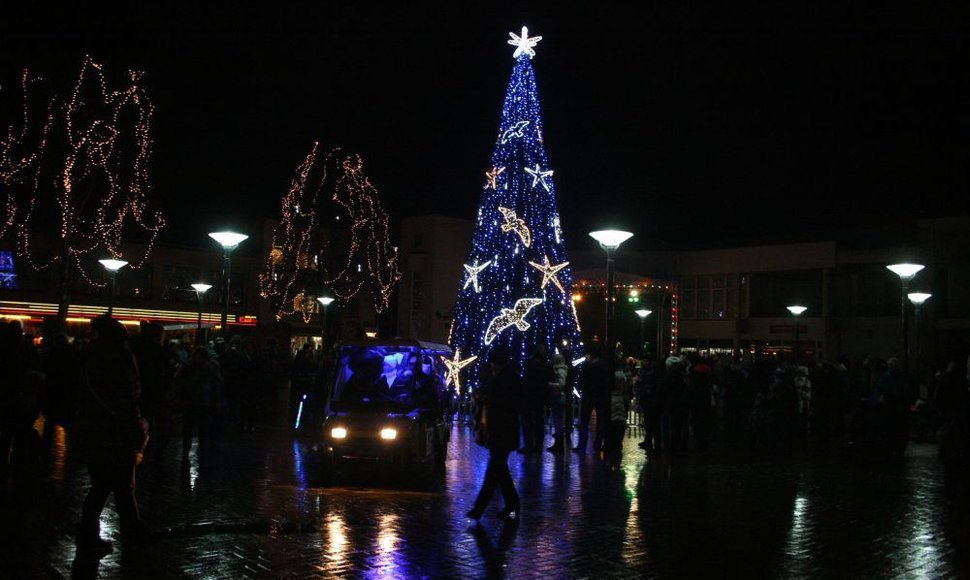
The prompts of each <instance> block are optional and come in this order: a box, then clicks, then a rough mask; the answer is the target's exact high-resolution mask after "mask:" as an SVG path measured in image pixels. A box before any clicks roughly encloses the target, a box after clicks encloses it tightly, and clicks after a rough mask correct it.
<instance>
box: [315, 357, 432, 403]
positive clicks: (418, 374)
mask: <svg viewBox="0 0 970 580" xmlns="http://www.w3.org/2000/svg"><path fill="white" fill-rule="evenodd" d="M432 379H433V377H432V376H431V365H430V357H429V356H428V355H425V354H422V353H421V351H420V350H418V349H414V348H407V347H379V346H373V347H352V348H346V349H344V350H342V351H341V353H340V361H339V366H338V368H337V376H336V378H335V381H334V388H333V396H332V397H331V401H330V404H331V407H332V408H333V409H334V410H336V411H374V412H404V411H409V410H411V409H414V408H416V407H422V406H424V405H425V402H426V401H428V400H431V401H434V400H435V399H436V397H437V395H436V391H435V383H434V381H433V380H432Z"/></svg>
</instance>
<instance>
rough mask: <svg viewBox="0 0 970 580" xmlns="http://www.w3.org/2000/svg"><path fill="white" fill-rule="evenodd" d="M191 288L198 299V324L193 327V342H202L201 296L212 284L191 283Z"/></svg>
mask: <svg viewBox="0 0 970 580" xmlns="http://www.w3.org/2000/svg"><path fill="white" fill-rule="evenodd" d="M192 288H193V289H194V290H195V297H196V298H198V299H199V325H198V326H197V327H196V329H195V344H196V345H200V344H202V342H203V341H202V297H203V296H204V295H205V293H206V292H208V291H209V288H212V284H201V283H198V284H192Z"/></svg>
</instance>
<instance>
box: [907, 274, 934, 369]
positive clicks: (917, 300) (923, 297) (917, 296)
mask: <svg viewBox="0 0 970 580" xmlns="http://www.w3.org/2000/svg"><path fill="white" fill-rule="evenodd" d="M932 296H933V295H932V294H927V293H926V292H910V293H909V294H907V295H906V297H907V298H909V301H910V302H912V303H913V334H915V335H916V349H915V350H916V353H915V354H916V361H915V365H914V366H915V367H916V385H917V386H919V380H920V374H919V355H920V348H919V345H920V342H919V309H920V306H922V305H923V303H924V302H926V301H927V300H929V299H930V298H931V297H932Z"/></svg>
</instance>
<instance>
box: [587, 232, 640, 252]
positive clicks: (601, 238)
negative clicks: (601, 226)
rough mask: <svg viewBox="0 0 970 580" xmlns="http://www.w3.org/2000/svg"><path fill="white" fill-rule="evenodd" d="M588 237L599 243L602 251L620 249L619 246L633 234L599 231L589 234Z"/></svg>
mask: <svg viewBox="0 0 970 580" xmlns="http://www.w3.org/2000/svg"><path fill="white" fill-rule="evenodd" d="M589 237H591V238H593V239H594V240H596V241H597V242H599V243H600V246H602V247H603V249H605V250H615V249H617V248H619V247H620V244H622V243H623V242H625V241H627V240H629V239H630V238H632V237H633V234H632V233H630V232H624V231H621V230H599V231H595V232H590V233H589Z"/></svg>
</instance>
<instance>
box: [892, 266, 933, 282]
mask: <svg viewBox="0 0 970 580" xmlns="http://www.w3.org/2000/svg"><path fill="white" fill-rule="evenodd" d="M925 267H926V266H924V265H923V264H908V263H905V264H891V265H889V266H886V268H887V269H888V270H891V271H892V272H893V273H894V274H896V275H897V276H899V279H900V280H903V281H906V280H911V279H912V278H913V276H915V275H916V274H917V273H918V272H919V271H920V270H922V269H923V268H925Z"/></svg>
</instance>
